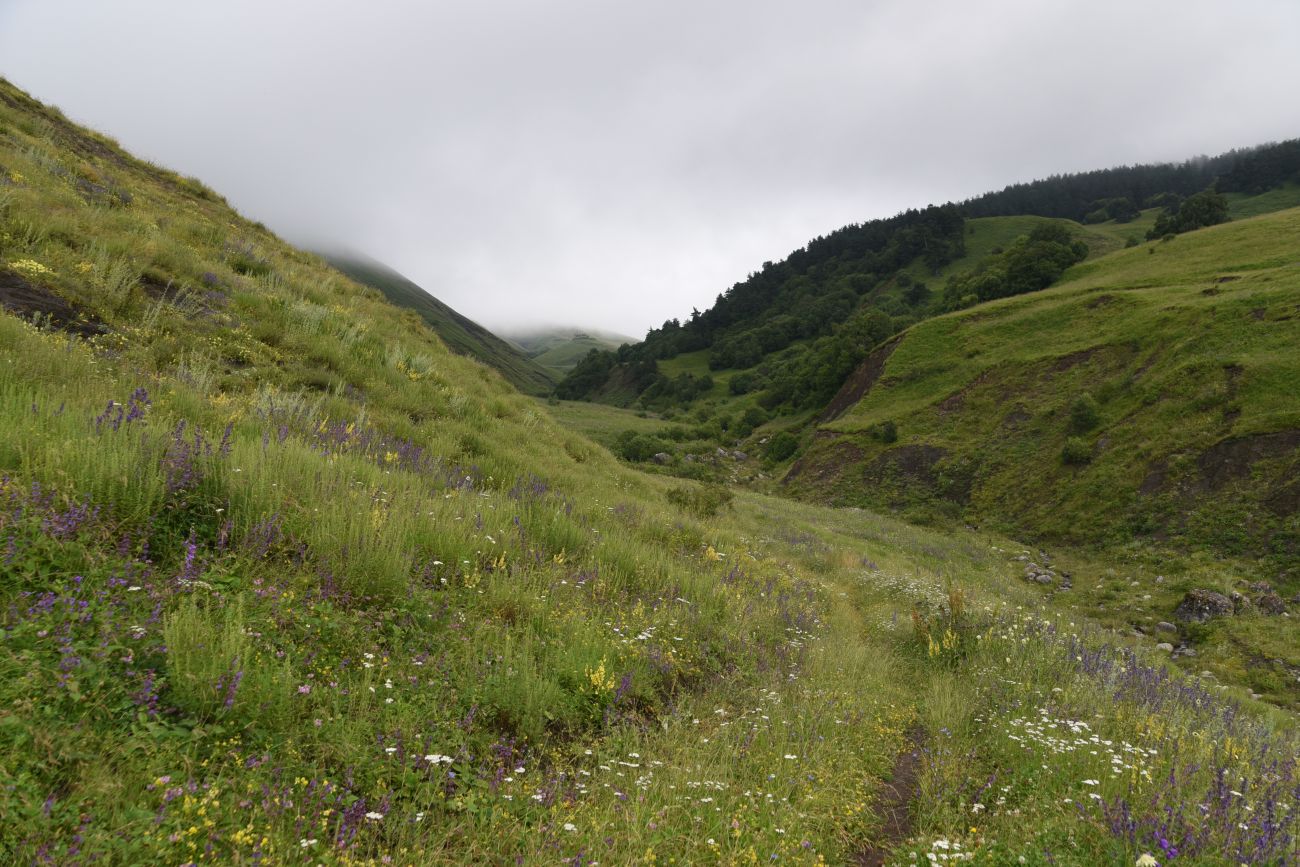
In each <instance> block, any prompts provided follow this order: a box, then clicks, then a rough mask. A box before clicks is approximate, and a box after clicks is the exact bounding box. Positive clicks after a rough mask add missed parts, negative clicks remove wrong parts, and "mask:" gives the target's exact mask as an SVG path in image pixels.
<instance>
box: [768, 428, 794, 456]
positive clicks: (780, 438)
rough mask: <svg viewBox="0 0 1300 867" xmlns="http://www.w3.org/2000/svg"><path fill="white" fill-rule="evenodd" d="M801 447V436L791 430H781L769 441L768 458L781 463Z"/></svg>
mask: <svg viewBox="0 0 1300 867" xmlns="http://www.w3.org/2000/svg"><path fill="white" fill-rule="evenodd" d="M798 449H799V438H798V437H796V436H795V435H794V434H792V433H790V432H789V431H785V430H783V431H781V432H780V433H779V434H777V435H776V436H774V437H772V439H771V440H769V441H768V443H767V458H768V460H770V461H775V462H777V463H780V462H781V461H783V460H785V459H786V458H788V457H790V456H791V455H792V454H794V453H795V452H796V451H798Z"/></svg>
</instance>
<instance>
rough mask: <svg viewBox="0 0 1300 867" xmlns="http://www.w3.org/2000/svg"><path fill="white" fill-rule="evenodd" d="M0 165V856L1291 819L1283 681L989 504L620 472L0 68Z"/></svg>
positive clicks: (857, 855) (1133, 838)
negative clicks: (1062, 582) (806, 492)
mask: <svg viewBox="0 0 1300 867" xmlns="http://www.w3.org/2000/svg"><path fill="white" fill-rule="evenodd" d="M0 166H2V167H3V170H2V171H0V302H2V303H3V307H4V310H3V312H0V707H3V708H4V711H3V714H0V816H3V819H4V821H3V822H0V863H4V864H30V865H48V864H59V865H62V864H69V865H75V864H105V865H137V864H200V863H214V864H238V865H244V864H266V865H270V864H324V865H339V867H343V865H347V867H360V865H367V867H368V865H380V864H400V865H403V867H416V865H419V867H423V865H444V864H446V865H451V864H479V863H491V864H498V863H506V864H510V863H522V864H550V863H557V862H559V863H568V864H574V865H576V864H592V863H594V862H599V863H604V864H637V863H640V864H652V863H697V864H713V863H737V864H755V863H759V862H764V863H771V862H776V863H788V864H803V865H817V864H824V863H828V862H829V863H880V862H881V860H882V859H888V860H889V861H890V862H891V863H916V862H920V863H925V862H926V861H935V862H937V861H941V860H966V859H964V858H963V859H957V858H949V856H951V855H953V854H954V853H955V854H961V855H967V854H969V855H971V856H972V859H979V860H983V861H988V862H992V863H1018V862H1019V860H1020V859H1021V858H1022V857H1023V858H1025V860H1026V861H1027V862H1028V861H1031V860H1032V861H1041V860H1042V859H1041V857H1040V854H1041V853H1043V852H1049V851H1050V852H1052V853H1054V854H1053V861H1054V862H1055V863H1058V864H1062V865H1078V867H1083V865H1095V864H1114V863H1133V862H1134V861H1135V860H1136V859H1137V856H1138V854H1139V853H1141V852H1146V851H1156V846H1157V845H1160V846H1165V847H1166V848H1173V847H1177V848H1178V849H1179V850H1180V852H1182V853H1185V854H1186V855H1187V858H1186V859H1185V860H1186V861H1187V863H1193V864H1195V863H1203V864H1211V863H1223V858H1224V855H1225V853H1226V854H1227V857H1228V858H1230V859H1231V860H1230V862H1229V863H1240V862H1242V861H1247V860H1253V861H1255V862H1257V863H1282V862H1283V860H1284V859H1285V858H1287V857H1290V856H1291V855H1293V854H1294V846H1293V845H1292V843H1291V841H1293V840H1295V839H1296V834H1297V832H1298V831H1300V817H1298V815H1300V811H1287V810H1285V809H1282V810H1279V808H1278V805H1279V804H1280V803H1294V797H1293V793H1294V791H1296V789H1297V787H1300V776H1298V774H1297V769H1296V767H1295V764H1294V763H1293V762H1292V763H1288V762H1285V761H1281V762H1268V761H1265V760H1264V759H1265V758H1267V757H1276V756H1284V757H1285V756H1292V755H1295V754H1297V750H1298V744H1300V739H1298V738H1297V736H1296V726H1295V724H1294V720H1292V719H1290V718H1289V717H1287V716H1285V715H1283V714H1281V713H1277V712H1275V711H1274V710H1272V709H1269V708H1266V707H1262V706H1261V705H1259V704H1258V703H1256V702H1253V701H1250V700H1248V699H1246V698H1245V696H1244V695H1238V694H1237V693H1231V692H1223V691H1220V690H1217V689H1211V688H1210V686H1209V685H1208V683H1207V682H1206V681H1204V680H1199V681H1193V680H1190V679H1188V678H1185V677H1183V676H1182V675H1181V674H1179V673H1177V672H1176V671H1171V670H1169V669H1167V668H1166V667H1165V665H1166V663H1165V662H1164V661H1162V660H1161V658H1160V657H1159V656H1158V655H1156V654H1157V653H1158V651H1153V650H1150V649H1143V648H1141V647H1138V646H1135V645H1136V643H1135V642H1127V643H1125V642H1124V641H1123V640H1120V639H1117V638H1116V637H1115V636H1114V635H1112V634H1110V633H1107V632H1103V631H1101V630H1098V629H1096V628H1095V627H1094V626H1093V625H1092V624H1091V623H1090V621H1089V620H1087V619H1085V618H1084V617H1082V616H1080V615H1078V614H1077V613H1075V612H1070V613H1069V614H1068V616H1062V610H1061V609H1058V608H1057V607H1056V603H1054V602H1052V600H1051V599H1049V598H1047V597H1045V596H1044V595H1043V594H1041V593H1040V592H1039V591H1038V588H1037V587H1036V586H1034V587H1030V586H1028V585H1026V584H1025V583H1024V582H1019V581H1011V580H1010V577H1011V576H1012V574H1014V571H1016V570H1018V569H1019V564H1018V563H1015V562H1009V560H1011V559H1012V558H1013V556H1023V555H1020V554H1018V553H1016V552H1018V551H1019V548H1018V546H1017V547H1013V543H1011V542H1010V541H1009V540H1006V539H1001V538H998V537H994V536H988V535H983V534H975V533H971V532H965V531H962V532H953V533H938V532H932V531H927V530H920V529H917V528H913V527H908V526H906V525H904V524H902V523H900V522H898V521H894V520H891V519H888V518H884V517H880V516H876V515H871V514H868V513H864V512H861V511H857V510H852V511H848V510H845V511H833V510H828V509H824V508H819V507H814V506H809V505H804V504H798V503H794V502H791V501H788V500H776V499H772V498H767V497H761V496H758V495H755V494H750V493H739V494H736V495H735V496H734V498H733V497H732V496H731V492H729V491H726V490H723V489H720V488H706V487H700V486H694V485H680V484H673V483H671V482H668V481H666V480H663V479H658V478H654V477H650V476H647V475H643V474H640V473H637V472H634V471H632V470H630V469H628V468H627V467H625V466H621V465H620V464H618V463H617V462H616V461H614V460H613V459H612V458H611V457H610V456H609V454H608V453H607V452H605V451H604V450H603V449H601V448H600V447H598V446H596V445H594V444H593V443H592V442H591V441H589V440H586V439H584V438H583V437H581V436H578V435H576V434H574V433H572V432H571V431H567V430H565V429H563V428H561V427H558V426H557V425H555V424H553V423H552V422H551V421H550V420H549V419H548V417H547V415H546V414H545V413H544V412H543V411H541V408H540V407H539V406H538V404H537V402H536V401H534V400H532V399H529V398H526V397H524V396H522V395H520V394H519V393H518V392H517V391H515V390H514V389H513V388H511V387H510V386H509V384H508V383H506V382H505V381H504V380H503V379H502V377H501V376H500V375H499V374H498V373H496V372H495V371H493V370H491V369H489V368H487V367H485V366H483V365H481V364H479V363H477V362H475V361H474V360H472V359H469V358H466V357H463V356H460V355H457V354H455V353H453V352H451V351H450V350H449V349H448V348H447V346H446V344H445V343H444V342H443V341H442V340H441V339H439V338H438V336H437V335H436V334H435V333H434V332H433V331H432V330H431V329H430V328H429V327H428V325H427V324H426V323H425V322H424V321H423V320H421V319H420V318H419V317H418V316H417V315H416V314H415V313H413V312H412V311H410V310H405V309H399V308H397V307H395V306H393V305H392V304H390V303H389V302H388V301H387V300H386V299H385V298H383V297H382V295H381V294H380V293H379V292H377V291H376V290H374V289H371V288H369V287H365V286H362V285H359V284H357V283H354V282H352V281H350V280H347V279H345V278H343V277H342V276H341V275H340V274H339V273H338V272H337V271H335V270H333V269H331V268H329V267H327V266H326V265H325V263H324V262H323V261H322V260H320V259H319V258H318V257H316V256H314V255H311V254H308V253H304V252H302V251H300V250H296V249H294V248H292V247H290V246H289V245H287V244H285V243H284V242H283V241H281V240H280V239H278V238H276V237H275V236H274V235H273V234H271V233H270V232H269V231H267V229H266V228H265V227H263V226H260V225H258V224H255V223H252V222H249V221H248V220H246V219H244V218H242V217H240V215H238V214H236V213H234V212H233V211H232V210H231V209H230V208H229V207H227V206H226V205H225V204H224V203H223V202H222V201H221V199H220V197H219V196H217V195H216V194H215V193H212V192H211V191H209V190H207V189H206V188H204V187H203V186H202V185H201V184H199V183H198V182H196V181H192V180H185V179H183V178H180V177H179V176H177V175H175V174H173V173H171V172H168V171H166V170H164V169H160V168H158V167H156V166H151V165H149V164H147V163H143V162H140V161H137V160H133V159H131V158H130V157H129V156H128V155H127V154H125V153H124V152H122V150H121V149H120V148H118V147H117V146H116V145H114V144H113V143H112V142H110V141H108V140H107V139H103V138H102V137H99V136H95V135H94V134H92V133H88V132H86V131H85V130H81V129H79V128H77V127H76V126H75V125H74V124H72V123H70V122H69V121H68V120H67V119H66V118H65V117H63V116H62V115H60V114H59V113H58V112H56V111H54V110H51V109H48V108H46V107H44V106H41V105H39V104H37V103H35V102H34V101H33V100H31V99H30V98H28V97H26V95H24V94H22V93H21V92H19V91H17V90H16V89H15V88H13V87H12V86H11V85H9V84H8V83H7V82H3V81H0ZM955 579H959V580H960V581H961V582H962V583H961V584H960V585H958V584H956V583H954V582H955ZM1179 580H1183V579H1181V578H1180V579H1179ZM1187 580H1191V579H1190V578H1189V579H1187ZM1170 583H1171V584H1172V583H1173V582H1172V581H1171V582H1170ZM1148 613H1154V612H1148ZM1273 632H1280V633H1281V640H1283V641H1287V640H1289V638H1290V633H1288V632H1285V631H1282V630H1273ZM1191 637H1192V636H1191V634H1190V633H1189V635H1188V638H1189V640H1190V639H1191ZM1274 640H1275V641H1277V640H1278V639H1276V638H1275V639H1274ZM1290 644H1291V645H1292V646H1293V647H1294V645H1295V642H1293V641H1291V642H1290ZM1288 652H1290V651H1287V650H1281V651H1280V653H1282V654H1285V653H1288ZM1207 657H1208V654H1207ZM1288 658H1289V657H1288ZM1235 661H1236V659H1235V658H1232V657H1229V658H1226V659H1225V658H1220V659H1208V658H1203V659H1201V660H1197V663H1196V668H1197V669H1199V668H1200V667H1201V666H1202V665H1205V666H1208V667H1211V668H1213V669H1214V671H1216V672H1219V673H1221V674H1223V675H1224V677H1225V678H1227V677H1228V675H1229V674H1230V673H1232V664H1233V663H1234V662H1235ZM1177 664H1178V665H1184V666H1186V665H1188V663H1187V662H1186V660H1185V659H1184V660H1182V661H1179V662H1178V663H1177ZM1261 668H1262V667H1261V666H1259V665H1255V664H1253V661H1252V665H1251V670H1252V673H1253V672H1257V671H1260V670H1261ZM1252 676H1254V675H1253V674H1252ZM1253 685H1254V684H1253V681H1252V686H1253ZM1286 688H1287V685H1286V684H1285V683H1283V684H1281V686H1280V687H1279V688H1278V690H1277V692H1278V693H1279V694H1281V695H1283V696H1285V689H1286ZM1238 698H1240V700H1238ZM1097 708H1105V709H1106V714H1105V715H1104V716H1102V715H1100V714H1098V713H1097V712H1096V709H1097ZM1067 729H1068V730H1069V731H1070V732H1072V733H1073V735H1072V736H1067V737H1072V740H1071V739H1063V736H1064V733H1065V732H1066V730H1067ZM1049 732H1050V733H1049ZM1225 745H1230V746H1231V748H1225ZM1080 747H1081V748H1080ZM990 780H993V781H996V784H997V786H998V789H997V791H996V792H994V791H992V790H991V788H990V787H991V786H992V785H993V784H992V783H990V782H989V781H990ZM1165 780H1174V781H1176V783H1177V785H1150V782H1151V781H1165ZM917 781H921V782H924V785H919V784H917ZM1227 786H1235V787H1236V788H1235V789H1234V790H1233V791H1235V792H1240V793H1241V794H1240V795H1232V796H1230V795H1229V794H1228V790H1227V788H1226V787H1227ZM985 792H987V793H988V794H987V796H984V793H985ZM994 795H996V796H997V799H996V800H994V797H993V796H994ZM972 796H974V797H983V800H981V801H978V802H976V803H978V804H980V805H981V808H983V807H984V806H985V802H988V804H987V810H985V809H980V810H976V809H974V807H973V806H972V803H971V798H972ZM1093 796H1095V800H1094V797H1093ZM1283 799H1286V800H1283ZM1206 803H1211V804H1214V805H1215V809H1213V810H1211V811H1210V812H1209V814H1208V815H1202V813H1201V812H1200V811H1199V810H1198V807H1199V805H1201V804H1206ZM904 806H907V807H908V808H909V809H907V810H903V809H902V807H904ZM1004 808H1005V809H1004ZM904 814H905V816H906V817H904ZM1115 815H1120V816H1122V817H1124V821H1123V822H1114V821H1111V818H1112V817H1113V816H1115ZM1170 816H1195V817H1196V820H1195V821H1194V822H1191V821H1189V822H1187V823H1185V824H1177V823H1171V822H1170V820H1169V817H1170ZM891 817H893V818H892V819H891ZM976 822H978V823H979V824H978V826H976V825H975V824H974V823H976ZM931 841H933V842H931Z"/></svg>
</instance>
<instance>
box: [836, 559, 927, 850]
mask: <svg viewBox="0 0 1300 867" xmlns="http://www.w3.org/2000/svg"><path fill="white" fill-rule="evenodd" d="M830 586H831V587H833V588H834V589H835V590H836V591H846V590H847V591H849V592H835V593H833V596H834V597H835V598H837V600H838V603H839V604H837V606H836V608H837V609H838V610H837V611H836V618H835V619H837V620H838V621H839V623H840V624H841V626H842V627H843V626H847V627H848V628H849V629H850V630H851V633H852V634H854V635H855V636H856V637H857V640H858V641H859V642H861V643H862V644H864V645H871V646H873V647H874V648H875V649H876V650H878V651H879V652H881V654H882V655H884V656H887V657H890V658H892V659H893V660H894V662H893V664H892V666H891V667H893V668H894V669H895V672H896V674H897V675H899V676H904V674H903V673H904V672H907V676H910V677H916V676H918V675H921V672H919V671H918V670H916V669H915V668H914V667H913V666H911V665H909V664H908V663H907V662H905V661H903V660H901V659H899V658H898V653H899V651H898V649H897V647H891V646H890V643H891V642H889V641H887V640H883V639H881V638H879V637H876V636H878V635H879V633H878V632H875V629H874V628H873V626H872V625H871V620H872V619H875V618H872V617H870V616H868V615H869V614H871V613H872V611H873V609H874V611H875V613H876V614H877V615H879V614H881V613H882V612H883V611H890V612H896V611H897V607H898V606H897V600H886V599H882V598H880V597H878V596H875V594H874V593H873V592H872V591H871V590H869V589H867V588H863V587H858V588H849V587H845V586H842V585H838V586H837V582H832V583H831V585H830ZM855 589H856V590H857V591H858V592H857V593H856V594H855V593H853V592H852V591H853V590H855ZM864 590H865V591H866V592H863V591H864ZM855 596H856V598H855ZM873 597H874V598H873ZM881 619H884V618H881ZM921 676H922V677H923V675H921ZM923 687H924V684H923V683H917V684H916V686H915V688H914V689H912V690H911V694H912V695H913V696H920V695H921V694H922V693H923V692H924V689H923ZM925 741H926V728H925V726H924V725H923V724H922V722H921V721H920V719H919V718H914V720H913V722H912V723H911V724H910V725H909V726H908V728H907V730H906V732H905V733H904V737H903V742H902V745H901V749H900V750H899V752H898V753H897V754H896V755H895V758H894V764H893V767H892V770H891V772H890V774H889V776H888V778H886V779H881V780H880V781H879V783H878V788H877V791H876V795H875V798H874V799H873V800H872V803H871V807H870V810H871V812H872V813H874V814H875V815H876V816H878V817H879V820H880V823H879V827H878V828H877V829H876V831H875V833H874V834H873V835H872V838H871V839H870V840H867V841H862V842H861V843H860V844H859V845H858V846H857V847H855V849H854V851H853V852H852V853H851V854H850V855H849V859H848V862H847V863H850V864H853V865H856V867H884V865H885V864H887V863H889V858H890V856H891V854H892V853H893V852H894V851H895V850H896V849H897V848H898V846H899V845H900V844H902V843H904V842H905V841H907V840H908V839H909V838H911V837H913V836H914V835H915V833H916V820H915V810H914V806H915V803H916V801H917V799H918V798H919V797H920V793H921V771H922V747H923V745H924V743H925Z"/></svg>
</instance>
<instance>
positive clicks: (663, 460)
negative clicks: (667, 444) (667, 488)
mask: <svg viewBox="0 0 1300 867" xmlns="http://www.w3.org/2000/svg"><path fill="white" fill-rule="evenodd" d="M672 459H673V456H672V455H670V454H668V452H656V453H655V456H654V457H652V458H651V459H650V460H652V461H654V462H655V463H656V464H659V466H663V465H664V464H667V463H670V462H671V461H672Z"/></svg>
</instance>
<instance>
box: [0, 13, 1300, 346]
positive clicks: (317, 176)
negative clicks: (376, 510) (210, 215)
mask: <svg viewBox="0 0 1300 867" xmlns="http://www.w3.org/2000/svg"><path fill="white" fill-rule="evenodd" d="M1297 32H1300V5H1297V4H1294V3H1291V2H1253V3H1247V2H1239V3H1234V4H1227V3H1210V2H1153V3H1144V4H1133V3H1121V2H1091V3H1082V2H1062V3H1041V2H1031V0H1021V2H1009V0H1008V2H990V3H969V2H930V3H921V2H878V3H863V2H848V0H815V2H801V3H775V2H741V0H727V2H713V3H698V2H694V3H685V2H676V0H666V2H660V3H654V4H644V3H610V2H575V0H553V2H545V3H542V2H523V0H514V2H496V0H488V2H475V3H459V4H452V3H416V2H395V0H387V2H367V3H356V2H339V0H326V2H288V0H281V2H273V3H268V2H264V0H259V2H253V0H226V2H223V3H220V4H193V3H175V2H168V0H127V2H120V3H112V4H107V3H102V2H92V0H81V2H72V0H0V63H2V64H3V65H2V66H0V74H3V75H5V76H7V77H9V78H10V79H11V80H13V81H14V82H15V83H16V84H18V85H19V86H21V87H24V88H26V89H27V90H29V91H31V92H32V93H33V94H34V95H35V96H37V97H38V98H41V99H44V100H48V101H51V102H54V103H56V104H58V105H60V106H61V107H62V108H63V109H64V110H65V111H66V112H67V113H68V114H69V115H70V116H72V117H74V118H76V119H78V120H81V121H83V122H86V123H89V124H91V125H93V126H95V127H97V128H100V129H103V130H105V131H106V132H109V133H110V134H113V135H116V136H117V137H118V138H119V139H120V140H121V141H122V143H123V144H124V145H125V146H127V147H129V148H131V149H133V150H135V151H136V152H138V153H141V154H142V155H144V156H147V157H149V158H151V159H154V160H156V161H159V162H162V163H165V164H167V165H169V166H172V167H174V168H176V169H178V170H179V171H182V172H184V173H186V174H194V175H197V176H199V177H201V178H203V179H204V180H205V181H207V182H208V183H210V184H211V185H212V186H214V187H216V188H218V189H219V190H221V191H222V192H223V193H224V194H226V195H227V196H228V197H229V198H230V199H231V201H232V202H233V203H234V204H235V205H236V206H237V207H239V208H240V209H241V210H242V211H244V212H245V213H247V214H249V215H250V216H252V217H255V218H258V219H262V220H264V221H265V222H267V223H268V224H270V225H271V226H272V227H274V228H275V229H277V230H279V231H280V232H282V233H284V234H285V235H287V236H288V237H290V238H291V239H295V240H300V241H304V242H307V243H312V244H340V245H346V246H347V247H349V248H352V249H355V250H358V251H361V252H364V253H367V254H368V255H371V256H374V257H375V258H378V259H380V260H382V261H385V262H387V263H389V264H391V265H392V266H393V267H395V268H397V269H398V270H401V271H402V272H404V273H405V274H407V275H408V276H410V277H411V278H412V279H415V280H416V281H417V282H419V283H421V284H422V285H424V286H425V287H426V288H428V289H430V290H431V291H432V292H434V293H435V294H437V295H438V296H439V297H440V298H442V299H443V300H444V301H446V302H447V303H449V304H451V305H452V306H453V307H456V308H457V309H459V310H461V311H462V312H464V313H466V314H467V315H469V316H471V317H473V318H475V319H478V320H479V321H482V322H484V323H485V324H488V325H491V326H500V327H510V326H521V325H527V324H532V323H545V322H560V323H574V324H580V325H589V326H603V327H607V328H610V329H613V330H618V331H623V332H629V333H641V332H643V331H644V330H645V328H647V327H649V326H653V325H656V324H658V323H659V322H662V321H663V320H664V319H666V318H670V317H674V316H682V315H686V314H688V313H689V312H690V309H691V307H693V306H694V307H699V308H701V309H703V308H704V307H707V306H708V305H709V304H710V303H711V302H712V299H713V297H714V296H715V295H716V294H717V293H718V292H720V291H723V290H724V289H725V288H726V287H727V286H729V285H730V284H731V283H733V282H735V281H736V280H739V279H742V278H743V277H744V276H745V274H746V273H747V272H748V271H750V270H752V269H754V268H756V267H758V265H759V264H760V263H761V262H762V261H763V260H765V259H777V258H781V257H782V256H784V255H785V254H786V253H788V252H789V251H790V250H791V249H793V248H794V247H796V246H799V245H801V244H802V243H804V242H805V241H807V240H808V239H809V238H811V237H813V236H814V235H817V234H822V233H825V232H827V231H830V230H833V229H835V228H837V227H838V226H840V225H843V224H844V223H848V222H855V221H861V220H865V219H870V218H873V217H879V216H887V215H889V214H891V213H894V212H896V211H897V210H899V209H902V208H905V207H914V206H922V205H925V204H928V203H930V202H935V201H946V200H949V199H959V198H963V197H965V196H969V195H974V194H977V193H980V192H983V191H984V190H986V189H991V188H995V187H1000V186H1002V185H1004V184H1006V183H1009V182H1012V181H1016V180H1029V179H1032V178H1034V177H1039V176H1043V175H1046V174H1050V173H1053V172H1061V171H1071V170H1086V169H1090V168H1098V167H1103V166H1108V165H1113V164H1116V163H1121V162H1137V161H1151V160H1161V159H1178V158H1181V157H1185V156H1190V155H1193V154H1195V153H1202V152H1204V153H1212V152H1217V151H1220V150H1224V149H1227V148H1230V147H1234V146H1240V145H1247V144H1253V143H1258V142H1262V141H1266V140H1271V139H1279V138H1288V137H1294V136H1297V135H1300V117H1298V116H1297V114H1298V112H1297V111H1296V109H1295V108H1294V103H1295V100H1294V88H1295V85H1296V83H1297V82H1298V81H1300V52H1296V51H1294V45H1293V44H1292V43H1293V38H1294V34H1295V33H1297Z"/></svg>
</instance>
